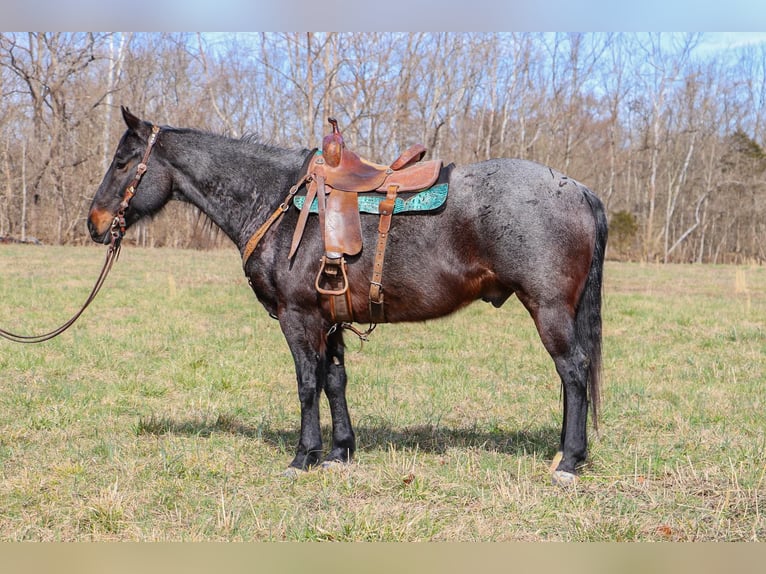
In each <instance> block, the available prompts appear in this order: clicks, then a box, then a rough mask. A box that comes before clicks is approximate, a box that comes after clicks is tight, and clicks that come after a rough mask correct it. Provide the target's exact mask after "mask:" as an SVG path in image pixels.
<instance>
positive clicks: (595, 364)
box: [575, 191, 608, 432]
mask: <svg viewBox="0 0 766 574" xmlns="http://www.w3.org/2000/svg"><path fill="white" fill-rule="evenodd" d="M584 195H585V199H586V200H587V201H588V204H589V205H590V209H591V211H592V212H593V217H594V219H595V223H596V243H595V246H594V248H593V258H592V259H591V263H590V270H589V271H588V279H587V280H586V282H585V288H584V289H583V292H582V295H581V297H580V304H579V305H578V307H577V313H576V314H575V331H576V333H577V340H578V342H579V343H580V345H581V346H582V348H583V351H584V352H585V354H586V356H587V357H588V358H589V364H588V394H589V395H590V403H591V411H592V413H593V427H594V429H595V430H596V432H598V416H599V412H600V403H601V294H602V287H603V269H604V255H605V252H606V241H607V236H608V228H607V220H606V212H605V211H604V205H603V203H601V200H600V199H599V198H598V197H596V196H595V195H594V194H593V193H591V192H590V191H587V192H585V193H584Z"/></svg>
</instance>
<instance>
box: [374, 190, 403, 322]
mask: <svg viewBox="0 0 766 574" xmlns="http://www.w3.org/2000/svg"><path fill="white" fill-rule="evenodd" d="M398 189H399V186H397V185H390V186H389V187H388V191H387V193H386V199H384V200H383V201H381V202H380V206H379V207H378V209H379V211H380V222H379V223H378V244H377V246H376V247H375V260H374V262H373V265H372V280H371V281H370V304H369V310H370V322H371V323H385V322H386V313H385V309H384V308H383V283H382V281H383V262H384V260H385V256H386V244H387V243H388V232H389V230H390V229H391V217H392V216H393V214H394V205H395V204H396V192H397V190H398Z"/></svg>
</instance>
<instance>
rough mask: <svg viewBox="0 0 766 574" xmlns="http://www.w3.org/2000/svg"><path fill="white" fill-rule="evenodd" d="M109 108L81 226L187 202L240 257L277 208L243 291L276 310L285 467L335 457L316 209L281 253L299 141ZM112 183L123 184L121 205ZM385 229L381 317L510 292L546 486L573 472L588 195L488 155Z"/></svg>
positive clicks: (590, 398)
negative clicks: (545, 408)
mask: <svg viewBox="0 0 766 574" xmlns="http://www.w3.org/2000/svg"><path fill="white" fill-rule="evenodd" d="M122 115H123V119H124V122H125V124H126V126H127V129H126V131H125V132H124V134H123V135H122V137H121V139H120V140H119V144H118V146H117V149H116V151H115V154H114V157H113V159H112V162H111V164H110V166H109V167H108V169H107V171H106V173H105V175H104V178H103V181H102V182H101V184H100V186H99V187H98V190H97V192H96V194H95V196H94V197H93V200H92V204H91V207H90V211H89V214H88V228H89V231H90V235H91V238H92V239H93V240H94V241H96V242H100V243H109V242H110V235H111V234H113V233H114V225H113V223H114V222H115V221H117V220H121V227H122V229H123V231H124V229H127V228H129V227H130V226H131V225H133V224H135V223H136V222H137V221H139V220H140V219H142V218H144V217H150V216H152V215H154V214H156V213H157V212H159V211H160V210H161V209H162V208H163V207H164V206H165V205H166V204H167V203H168V202H169V201H170V200H179V201H183V202H188V203H191V204H193V205H195V206H196V207H197V208H199V210H201V211H202V212H203V213H204V214H205V215H206V216H207V217H208V218H209V219H210V220H211V221H212V222H213V223H214V224H215V225H217V226H218V227H219V228H220V229H221V230H222V231H223V233H224V234H225V235H226V236H228V237H229V238H230V239H231V240H232V242H233V243H234V244H235V245H236V246H237V248H238V249H239V250H240V253H244V252H245V250H246V247H247V244H248V242H249V240H250V239H251V238H252V237H253V235H254V234H255V233H256V232H257V231H258V230H259V228H262V225H263V224H264V222H265V221H266V220H267V219H268V218H269V217H270V214H273V213H277V214H278V215H277V216H272V217H273V218H274V219H276V222H275V223H274V224H273V225H272V226H271V227H269V228H268V229H267V230H266V231H262V232H261V234H262V239H261V241H260V242H259V243H258V245H257V247H256V248H255V249H254V250H253V251H252V254H251V255H250V254H248V255H249V256H248V257H246V261H245V262H244V265H243V269H244V273H245V275H246V277H247V279H248V282H249V284H250V286H251V288H252V290H253V291H254V293H255V296H256V298H257V299H258V301H259V302H260V303H261V304H262V305H263V307H264V308H265V309H266V311H267V312H268V313H269V314H270V315H271V316H272V317H274V318H276V319H277V320H278V322H279V326H280V328H281V330H282V333H283V335H284V337H285V340H286V342H287V345H288V347H289V349H290V352H291V354H292V358H293V360H294V363H295V373H296V378H297V385H298V399H299V401H300V435H299V440H298V444H297V447H296V450H295V457H294V458H293V460H292V462H290V464H289V466H288V469H287V471H288V472H293V473H296V472H298V471H301V470H308V469H311V468H317V467H320V468H321V467H331V466H332V465H335V464H338V463H341V464H346V463H350V462H351V461H352V458H353V455H354V451H355V449H356V437H355V434H354V429H353V426H352V423H351V418H350V416H349V411H348V406H347V402H346V386H347V376H346V370H345V363H344V351H345V343H344V337H343V334H344V329H343V328H338V327H339V325H338V324H337V323H334V322H333V319H332V314H331V312H330V309H328V304H327V301H326V299H325V298H323V297H320V296H319V295H318V293H317V290H316V289H315V286H314V285H315V284H314V277H315V276H316V274H317V267H318V262H319V260H320V258H321V255H322V253H323V245H322V238H321V233H320V229H319V224H318V223H317V218H316V217H309V219H308V221H307V222H305V231H304V235H303V238H302V242H301V244H300V248H299V249H298V251H297V253H295V254H294V257H293V258H292V259H289V258H288V252H289V250H290V248H291V238H292V235H293V231H294V228H295V226H296V223H297V220H298V217H299V213H298V210H297V209H296V208H291V207H289V206H287V205H285V201H284V200H285V197H286V196H287V195H288V193H289V191H293V192H294V190H291V186H295V185H296V183H297V182H299V180H300V178H301V175H302V170H305V169H306V165H307V164H308V160H309V157H310V156H311V155H312V153H313V150H310V149H307V148H304V149H286V148H282V147H278V146H276V145H273V144H266V143H263V142H261V141H258V140H257V139H255V138H248V137H245V138H240V139H237V138H231V137H227V136H224V135H220V134H214V133H209V132H206V131H202V130H197V129H191V128H178V127H171V126H164V125H163V126H158V125H155V124H153V123H151V122H148V121H146V120H143V119H140V118H139V117H137V116H136V115H134V114H133V113H131V112H130V111H129V110H128V109H127V108H122ZM153 130H154V132H153ZM152 145H153V146H154V149H153V150H152V149H151V146H152ZM150 152H151V153H150ZM142 160H143V161H142ZM136 170H138V173H137V175H136V176H135V177H134V173H135V172H136ZM142 175H143V177H141V176H142ZM139 179H140V186H138V185H137V182H138V180H139ZM131 180H132V182H133V183H134V184H135V185H132V184H129V182H131ZM126 186H128V187H129V189H130V195H131V196H132V195H133V193H135V196H134V197H132V201H130V203H129V204H128V202H127V201H126V200H125V197H126V195H127V194H128V192H125V193H124V190H125V189H126ZM136 187H137V189H136ZM362 235H363V242H364V245H367V246H370V245H372V246H374V245H375V240H376V238H377V235H378V219H377V217H375V216H362ZM389 235H390V238H389V243H388V249H387V251H386V253H385V276H386V279H385V287H384V289H385V302H386V320H387V322H390V323H398V322H403V321H425V320H428V319H435V318H438V317H443V316H446V315H448V314H450V313H452V312H454V311H456V310H458V309H460V308H462V307H464V306H466V305H468V304H470V303H472V302H474V301H477V300H479V299H481V300H483V301H485V302H488V303H491V304H492V305H493V306H494V307H500V306H501V305H503V304H504V303H505V302H506V300H507V299H508V298H509V297H510V296H511V295H513V294H515V295H516V297H517V298H518V300H519V301H520V302H521V303H522V304H523V306H524V307H525V308H526V309H527V311H528V312H529V314H530V316H531V318H532V320H533V321H534V324H535V326H536V328H537V332H538V334H539V337H540V339H541V341H542V344H543V346H544V347H545V349H546V350H547V352H548V354H549V355H550V357H551V358H552V360H553V363H554V365H555V369H556V372H557V374H558V376H559V378H560V380H561V386H562V390H563V392H562V395H563V401H562V402H563V419H562V427H561V435H560V443H559V445H558V446H559V452H558V453H557V455H556V457H555V458H554V462H553V463H552V465H551V479H552V481H553V483H554V484H559V485H562V486H567V485H571V484H573V483H575V482H576V480H577V474H578V473H579V472H581V468H582V466H583V465H584V463H585V462H586V458H587V447H588V436H587V419H588V410H589V409H588V407H589V405H590V411H591V413H592V425H593V427H594V430H595V431H596V432H598V414H599V399H600V380H601V363H602V359H601V339H602V333H601V297H602V280H603V263H604V256H605V249H606V242H607V235H608V232H607V220H606V215H605V211H604V207H603V204H602V202H601V201H600V200H599V198H598V197H597V196H596V195H595V194H594V193H593V192H592V191H590V190H589V189H588V188H587V187H586V186H584V185H583V184H581V183H579V182H577V181H576V180H574V179H572V178H569V177H567V176H565V175H564V174H562V173H561V172H559V171H556V170H555V169H552V168H550V167H547V166H544V165H541V164H538V163H535V162H532V161H529V160H522V159H510V158H495V159H489V160H485V161H480V162H478V163H473V164H467V165H457V166H454V168H453V169H452V171H451V174H450V178H449V194H448V197H447V200H446V202H445V204H444V205H443V206H442V207H441V208H440V209H438V210H436V212H435V213H419V214H404V215H401V216H395V217H394V218H393V222H392V225H391V228H390V233H389ZM372 251H373V250H372V249H370V248H367V249H362V251H361V253H359V254H358V255H356V256H354V257H351V258H350V259H349V262H348V286H349V290H350V301H351V305H352V307H353V313H354V317H355V321H357V322H359V323H364V322H366V321H369V319H370V317H369V310H368V289H369V285H370V276H371V274H372V269H373V253H372ZM323 392H324V394H325V395H326V398H327V401H328V403H329V410H330V415H331V419H332V445H331V447H330V449H329V452H328V453H327V454H326V455H324V456H322V455H323V445H322V436H321V432H320V417H319V406H320V399H321V394H322V393H323ZM557 461H558V462H557Z"/></svg>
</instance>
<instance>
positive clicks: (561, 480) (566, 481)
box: [551, 470, 577, 488]
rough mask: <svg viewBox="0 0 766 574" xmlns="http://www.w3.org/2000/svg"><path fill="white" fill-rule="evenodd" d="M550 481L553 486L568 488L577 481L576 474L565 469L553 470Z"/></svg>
mask: <svg viewBox="0 0 766 574" xmlns="http://www.w3.org/2000/svg"><path fill="white" fill-rule="evenodd" d="M551 482H553V485H554V486H561V487H562V488H569V487H572V486H574V485H575V484H576V483H577V475H575V474H573V473H571V472H567V471H565V470H554V471H553V474H552V475H551Z"/></svg>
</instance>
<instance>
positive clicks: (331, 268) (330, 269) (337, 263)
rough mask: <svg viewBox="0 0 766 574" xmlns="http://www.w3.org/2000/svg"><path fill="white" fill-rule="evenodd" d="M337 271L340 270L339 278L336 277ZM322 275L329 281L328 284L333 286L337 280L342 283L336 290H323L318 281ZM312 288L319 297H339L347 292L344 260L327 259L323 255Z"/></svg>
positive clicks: (341, 258)
mask: <svg viewBox="0 0 766 574" xmlns="http://www.w3.org/2000/svg"><path fill="white" fill-rule="evenodd" d="M338 270H340V276H339V275H338ZM323 275H324V276H325V277H327V278H328V279H329V280H330V283H333V284H335V283H336V282H337V281H338V279H339V278H340V279H341V280H342V282H341V284H340V285H339V286H338V288H336V289H325V288H324V287H321V286H320V285H319V280H320V279H321V278H322V276H323ZM314 287H315V288H316V290H317V291H318V292H319V293H320V294H321V295H330V296H339V295H343V294H344V293H345V292H346V291H348V275H346V258H345V257H340V258H339V259H338V258H329V257H327V255H323V256H322V260H321V265H320V267H319V273H317V277H316V280H315V281H314Z"/></svg>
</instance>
